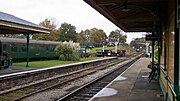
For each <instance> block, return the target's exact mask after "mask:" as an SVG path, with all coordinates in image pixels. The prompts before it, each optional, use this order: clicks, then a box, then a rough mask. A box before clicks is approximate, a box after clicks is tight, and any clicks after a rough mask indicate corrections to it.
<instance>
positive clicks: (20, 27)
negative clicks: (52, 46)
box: [0, 11, 50, 34]
mask: <svg viewBox="0 0 180 101" xmlns="http://www.w3.org/2000/svg"><path fill="white" fill-rule="evenodd" d="M33 33H50V30H49V29H47V28H45V27H43V26H40V25H37V24H34V23H31V22H29V21H26V20H23V19H21V18H18V17H15V16H14V15H10V14H7V13H4V12H1V11H0V34H33Z"/></svg>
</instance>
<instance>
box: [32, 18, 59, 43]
mask: <svg viewBox="0 0 180 101" xmlns="http://www.w3.org/2000/svg"><path fill="white" fill-rule="evenodd" d="M40 25H41V26H44V27H46V28H48V29H50V30H51V31H50V34H34V35H33V37H32V38H33V39H36V40H49V41H59V32H58V30H57V29H56V28H57V25H58V22H57V21H56V19H55V18H49V19H47V18H46V19H45V20H44V21H42V22H40Z"/></svg>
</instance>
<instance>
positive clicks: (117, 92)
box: [90, 57, 163, 101]
mask: <svg viewBox="0 0 180 101" xmlns="http://www.w3.org/2000/svg"><path fill="white" fill-rule="evenodd" d="M149 63H150V58H146V57H142V58H140V59H139V60H137V61H136V62H135V63H134V64H133V65H132V66H131V67H129V68H128V69H127V70H126V71H125V72H124V73H122V74H121V75H120V76H118V77H117V78H116V79H115V80H113V81H112V82H111V83H110V84H109V85H108V86H107V87H105V88H104V89H102V90H101V91H100V92H99V93H98V94H96V95H95V96H94V97H93V98H92V99H91V100H90V101H163V96H162V92H161V89H160V85H159V82H158V80H152V81H151V82H150V83H149V82H148V75H149V72H150V71H151V70H150V69H148V68H147V65H148V64H149Z"/></svg>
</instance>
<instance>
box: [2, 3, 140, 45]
mask: <svg viewBox="0 0 180 101" xmlns="http://www.w3.org/2000/svg"><path fill="white" fill-rule="evenodd" d="M0 4H1V6H0V11H1V12H4V13H8V14H12V15H14V16H16V17H19V18H22V19H24V20H28V21H31V22H33V23H35V24H39V22H42V21H44V20H45V19H46V18H55V19H56V20H57V21H58V22H59V26H60V24H61V23H64V22H66V23H70V24H72V25H74V26H75V27H76V31H77V32H80V31H81V30H85V29H91V28H93V27H96V28H98V29H103V30H104V31H105V32H106V34H107V35H109V33H110V32H111V31H113V30H115V29H119V28H118V27H117V26H115V25H114V24H113V23H111V22H110V21H109V20H107V19H106V18H105V17H104V16H102V15H101V14H100V13H98V12H97V11H96V10H94V9H93V8H92V7H90V6H89V5H88V4H86V3H85V2H84V1H83V0H0ZM126 34H127V36H128V39H127V43H129V42H130V41H131V40H132V38H137V37H138V38H140V37H142V33H130V34H129V33H126Z"/></svg>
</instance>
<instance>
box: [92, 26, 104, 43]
mask: <svg viewBox="0 0 180 101" xmlns="http://www.w3.org/2000/svg"><path fill="white" fill-rule="evenodd" d="M90 38H91V41H92V43H93V45H94V46H102V45H103V42H105V41H106V39H107V35H106V33H105V32H104V31H103V30H102V29H97V28H92V29H91V30H90Z"/></svg>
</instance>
